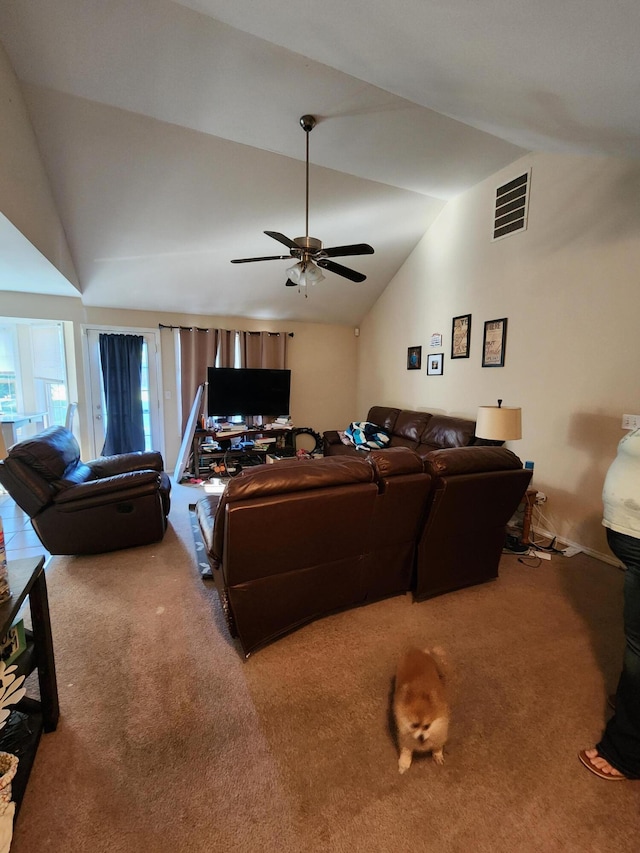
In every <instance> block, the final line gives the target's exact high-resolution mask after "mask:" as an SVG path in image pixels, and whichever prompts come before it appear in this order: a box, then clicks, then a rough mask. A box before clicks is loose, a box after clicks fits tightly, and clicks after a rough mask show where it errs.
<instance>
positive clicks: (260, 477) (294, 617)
mask: <svg viewBox="0 0 640 853" xmlns="http://www.w3.org/2000/svg"><path fill="white" fill-rule="evenodd" d="M530 478H531V472H530V471H528V470H525V469H523V468H522V463H521V461H520V460H519V459H518V457H517V456H515V455H514V454H513V453H511V451H509V450H507V449H505V448H502V447H472V446H471V447H461V448H456V449H440V450H435V451H433V450H432V451H430V452H427V453H426V454H425V457H424V458H421V457H420V456H419V455H418V454H417V453H416V452H415V450H413V449H411V448H408V447H397V446H396V447H393V448H389V449H384V450H375V451H372V452H371V453H366V454H365V453H358V454H356V455H354V454H337V455H335V456H328V457H325V458H322V459H313V460H304V461H302V460H297V459H290V460H283V461H281V462H277V463H275V464H273V465H260V466H256V467H255V468H250V469H245V470H243V471H242V472H241V474H240V475H239V476H237V477H235V478H234V479H232V480H231V481H230V482H229V483H228V485H227V487H226V490H225V492H224V494H223V496H222V499H221V500H220V501H219V502H218V499H217V498H216V497H214V496H207V497H205V498H203V499H201V500H200V501H199V502H198V503H197V505H196V514H197V517H198V521H199V525H200V529H201V531H202V534H203V538H204V541H205V545H206V549H207V553H208V556H209V561H210V563H211V566H212V569H213V575H214V579H215V581H216V585H217V588H218V591H219V593H220V597H221V600H222V603H223V606H224V608H225V612H226V616H227V623H228V627H229V630H230V632H231V635H232V636H234V637H237V638H238V639H239V641H240V644H241V646H242V649H243V651H244V653H245V655H247V656H248V655H249V654H250V653H251V652H253V651H254V650H255V649H257V648H259V647H260V646H263V645H265V644H266V643H269V642H271V641H272V640H274V639H276V638H278V637H280V636H281V635H283V634H285V633H288V632H289V631H291V630H293V629H295V628H298V627H300V626H301V625H304V624H305V623H307V622H310V621H312V620H314V619H316V618H318V617H320V616H325V615H327V614H328V613H331V612H334V611H337V610H341V609H344V608H349V607H354V606H356V605H361V604H365V603H367V602H369V601H374V600H376V599H381V598H384V597H386V596H389V595H395V594H398V593H405V592H408V591H410V590H411V591H413V593H414V596H415V598H416V600H421V599H424V598H427V597H429V596H433V595H438V594H440V593H443V592H447V591H449V590H454V589H457V588H460V587H463V586H467V585H469V584H475V583H480V582H482V581H486V580H489V579H491V578H495V577H497V574H498V563H499V560H500V556H501V553H502V547H503V544H504V531H505V525H506V523H507V521H508V520H509V518H510V517H511V516H512V515H513V513H514V511H515V510H516V508H517V506H518V504H519V502H520V500H521V498H522V495H523V494H524V492H525V490H526V488H527V485H528V484H529V480H530Z"/></svg>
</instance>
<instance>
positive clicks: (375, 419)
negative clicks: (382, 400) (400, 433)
mask: <svg viewBox="0 0 640 853" xmlns="http://www.w3.org/2000/svg"><path fill="white" fill-rule="evenodd" d="M399 414H400V409H392V408H390V407H389V406H372V407H371V408H370V409H369V414H368V415H367V420H368V421H371V423H374V424H378V426H379V427H382V429H383V430H385V432H388V433H392V432H393V431H394V429H393V428H394V427H395V425H396V421H397V419H398V415H399Z"/></svg>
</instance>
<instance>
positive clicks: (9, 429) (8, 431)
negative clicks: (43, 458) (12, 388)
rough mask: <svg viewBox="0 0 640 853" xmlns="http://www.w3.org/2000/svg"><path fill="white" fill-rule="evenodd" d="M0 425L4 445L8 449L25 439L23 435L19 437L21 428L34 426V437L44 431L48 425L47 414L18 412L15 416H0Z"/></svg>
mask: <svg viewBox="0 0 640 853" xmlns="http://www.w3.org/2000/svg"><path fill="white" fill-rule="evenodd" d="M0 424H1V425H2V436H3V438H4V443H5V444H6V445H7V449H8V448H9V447H11V445H12V444H15V443H16V442H17V441H21V440H22V439H23V438H26V436H25V435H19V434H18V432H19V431H20V432H22V428H23V427H25V426H27V425H28V424H33V425H34V427H35V430H34V432H33V434H34V435H35V434H36V433H39V432H42V430H43V429H46V428H47V426H48V425H49V414H48V412H20V413H19V414H17V415H0Z"/></svg>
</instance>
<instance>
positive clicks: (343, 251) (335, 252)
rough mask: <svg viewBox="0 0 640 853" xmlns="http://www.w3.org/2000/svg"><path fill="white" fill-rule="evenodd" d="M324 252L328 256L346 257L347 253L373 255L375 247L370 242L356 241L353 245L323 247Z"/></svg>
mask: <svg viewBox="0 0 640 853" xmlns="http://www.w3.org/2000/svg"><path fill="white" fill-rule="evenodd" d="M322 254H323V255H324V256H325V257H327V258H346V257H347V255H373V248H372V247H371V246H370V245H369V244H368V243H354V244H353V245H351V246H333V247H332V248H331V249H323V250H322Z"/></svg>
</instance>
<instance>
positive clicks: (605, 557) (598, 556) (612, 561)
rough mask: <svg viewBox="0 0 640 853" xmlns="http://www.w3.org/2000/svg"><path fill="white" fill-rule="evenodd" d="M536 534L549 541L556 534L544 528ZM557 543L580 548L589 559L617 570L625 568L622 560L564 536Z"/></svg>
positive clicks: (558, 537) (557, 538)
mask: <svg viewBox="0 0 640 853" xmlns="http://www.w3.org/2000/svg"><path fill="white" fill-rule="evenodd" d="M536 532H537V533H538V535H539V536H544V537H545V538H547V539H553V537H554V536H555V534H554V533H551V532H550V531H549V530H543V529H542V528H537V531H536ZM556 541H557V542H560V543H562V545H565V546H572V547H574V548H579V549H580V550H581V551H582V552H583V553H585V554H586V555H587V556H588V557H593V558H594V559H595V560H600V561H601V562H603V563H608V564H609V565H610V566H615V567H616V568H617V569H621V568H624V567H623V566H622V563H621V562H620V560H618V559H616V558H615V557H614V556H613V554H603V553H602V552H600V551H596V550H595V549H594V548H587V547H586V545H582V544H581V543H580V542H574V540H573V539H566V538H565V537H564V536H557V537H556ZM569 559H570V558H569Z"/></svg>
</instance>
